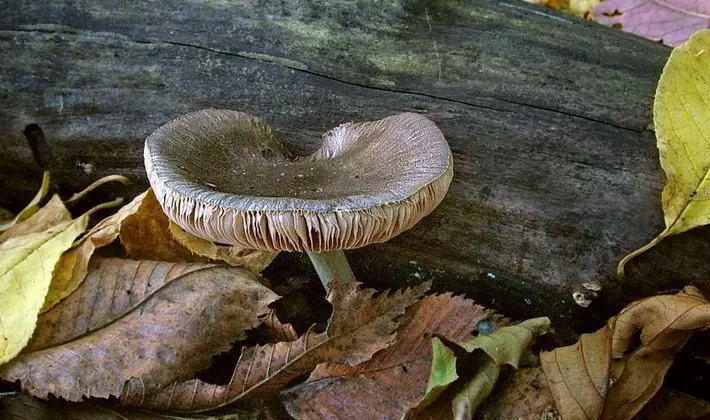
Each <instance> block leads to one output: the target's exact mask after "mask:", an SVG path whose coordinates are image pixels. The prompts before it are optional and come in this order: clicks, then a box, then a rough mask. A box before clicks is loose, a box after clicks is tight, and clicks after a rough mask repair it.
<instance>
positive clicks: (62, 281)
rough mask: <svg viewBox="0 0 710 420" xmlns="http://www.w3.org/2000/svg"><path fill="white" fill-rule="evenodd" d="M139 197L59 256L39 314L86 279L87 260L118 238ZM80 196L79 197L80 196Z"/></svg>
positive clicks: (119, 201)
mask: <svg viewBox="0 0 710 420" xmlns="http://www.w3.org/2000/svg"><path fill="white" fill-rule="evenodd" d="M102 179H104V178H102ZM99 181H100V180H99ZM97 182H98V181H97ZM143 196H144V194H141V195H139V196H138V197H136V198H135V199H134V200H133V201H131V202H130V203H128V204H126V205H125V206H123V207H121V208H120V209H119V210H118V211H117V212H116V213H114V214H113V215H111V216H109V217H107V218H105V219H103V220H101V221H100V222H99V223H97V224H96V226H94V227H93V228H91V230H89V232H87V233H86V235H84V236H83V237H82V238H81V239H80V240H79V241H77V243H76V244H74V246H73V247H72V249H70V250H68V251H67V252H65V253H64V255H62V258H61V259H60V260H59V263H58V264H57V267H56V268H55V270H54V277H53V278H52V286H51V288H50V291H49V294H48V295H47V299H46V301H45V302H44V306H43V307H42V313H44V312H47V311H48V310H49V309H51V308H52V307H53V306H54V305H56V304H57V303H58V302H59V301H61V300H62V299H64V298H65V297H67V296H69V295H70V294H71V293H72V292H74V290H76V288H77V287H79V285H80V284H81V282H82V281H84V278H85V277H86V273H87V272H88V266H89V259H90V258H91V256H92V255H93V254H94V251H96V249H97V248H101V247H103V246H106V245H108V244H110V243H111V242H113V241H114V240H115V239H116V238H117V237H118V233H119V229H120V227H121V223H123V221H124V220H125V219H126V218H127V217H128V216H130V215H131V214H133V213H135V212H136V211H137V210H138V207H139V206H140V203H141V201H142V199H143ZM80 197H83V195H82V196H80ZM121 202H122V200H116V201H115V202H113V203H108V205H113V204H120V203H121ZM104 207H106V205H105V206H104Z"/></svg>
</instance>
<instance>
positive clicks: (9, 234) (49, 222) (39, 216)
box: [0, 195, 72, 242]
mask: <svg viewBox="0 0 710 420" xmlns="http://www.w3.org/2000/svg"><path fill="white" fill-rule="evenodd" d="M71 219H72V217H71V214H70V213H69V210H67V208H66V206H65V205H64V203H63V202H62V199H61V198H59V196H58V195H54V196H53V197H52V199H51V200H49V202H47V204H45V205H44V206H43V207H42V208H40V209H39V210H37V212H36V213H35V214H33V215H32V216H30V217H28V218H27V219H26V220H24V221H23V222H21V223H18V224H15V225H13V226H12V227H11V228H9V229H7V230H6V231H5V232H3V233H2V234H0V242H5V241H6V240H8V239H10V238H17V237H20V236H24V235H29V234H31V233H39V232H43V231H45V230H47V229H50V228H52V227H54V226H57V225H59V224H61V223H64V222H67V221H69V220H71Z"/></svg>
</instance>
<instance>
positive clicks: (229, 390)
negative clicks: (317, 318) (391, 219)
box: [121, 282, 429, 412]
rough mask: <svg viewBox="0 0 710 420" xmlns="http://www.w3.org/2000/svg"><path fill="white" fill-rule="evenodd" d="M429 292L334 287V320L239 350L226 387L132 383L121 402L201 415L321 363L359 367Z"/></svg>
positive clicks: (273, 388) (276, 387)
mask: <svg viewBox="0 0 710 420" xmlns="http://www.w3.org/2000/svg"><path fill="white" fill-rule="evenodd" d="M428 288H429V284H428V283H422V284H420V285H417V286H415V287H413V288H411V289H407V290H404V291H397V292H394V293H392V294H389V295H388V294H386V293H382V294H380V295H379V296H377V297H374V298H373V295H374V294H375V291H374V290H373V289H364V290H360V289H358V284H357V283H356V282H350V283H349V284H346V285H343V284H341V283H339V282H334V283H333V284H332V288H331V290H330V292H329V293H328V300H329V301H330V302H331V304H332V305H333V315H332V316H331V319H330V322H329V324H328V327H327V329H326V331H325V332H323V333H316V332H314V331H313V328H311V329H310V330H309V331H308V332H307V333H306V334H304V335H303V336H301V337H300V338H299V339H298V340H296V341H288V342H280V343H277V344H267V345H264V346H256V347H249V348H244V349H243V350H242V355H241V357H240V359H239V362H238V363H237V366H236V367H235V369H234V373H233V375H232V379H231V381H230V383H229V384H227V385H213V384H209V383H206V382H202V381H200V380H191V381H187V382H183V383H177V384H174V385H171V386H169V387H166V388H165V389H164V390H162V391H161V392H158V393H154V394H149V393H146V392H145V389H144V387H143V385H142V381H141V380H139V379H137V380H132V381H130V382H129V383H128V384H127V386H126V388H125V389H124V393H123V395H122V396H121V401H122V402H123V403H124V404H127V405H133V406H141V407H145V408H152V409H159V410H170V411H179V412H199V411H206V410H210V409H213V408H217V407H222V406H224V405H227V404H230V403H232V402H235V401H237V400H241V399H245V398H247V397H257V396H264V395H268V394H274V393H276V392H278V391H280V390H281V389H283V388H284V386H286V385H287V384H288V383H289V382H290V381H291V380H293V379H295V378H297V377H298V376H301V375H303V374H306V373H308V372H310V371H312V370H313V369H314V368H315V367H316V366H317V365H319V364H320V363H324V362H333V363H341V364H346V365H355V364H358V363H362V362H364V361H366V360H368V359H369V358H370V357H372V355H373V354H374V353H376V352H377V351H378V350H382V349H384V348H386V347H387V346H389V345H390V344H391V343H392V341H393V340H394V331H395V329H396V328H397V325H398V321H397V320H396V318H398V317H399V316H400V315H402V314H404V313H405V310H406V308H407V307H409V306H411V305H413V304H414V303H416V302H417V300H418V299H419V297H420V296H421V295H422V294H424V293H425V292H426V290H427V289H428ZM427 376H428V372H427ZM425 381H426V379H425ZM424 386H426V383H425V384H424Z"/></svg>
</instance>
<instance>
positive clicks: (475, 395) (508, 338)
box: [452, 317, 550, 419]
mask: <svg viewBox="0 0 710 420" xmlns="http://www.w3.org/2000/svg"><path fill="white" fill-rule="evenodd" d="M549 328H550V319H549V318H546V317H542V318H533V319H528V320H525V321H523V322H521V323H519V324H516V325H510V326H506V327H503V328H501V329H499V330H497V331H495V332H493V333H492V334H490V335H480V336H478V337H474V338H472V339H470V340H469V341H466V342H463V343H459V344H460V345H461V346H462V347H463V348H465V349H466V350H467V351H468V352H473V351H475V350H478V349H480V350H482V351H483V352H484V353H485V357H481V356H482V355H479V357H474V358H473V360H472V361H473V363H471V364H469V365H467V367H468V368H472V367H475V369H476V370H475V371H474V372H475V373H474V376H473V378H472V379H471V380H470V381H469V382H468V383H466V385H464V387H463V388H462V389H461V390H460V391H459V392H458V393H457V395H456V396H455V397H454V400H453V402H452V409H453V412H454V417H455V418H456V419H472V418H473V415H474V414H475V413H476V410H478V407H479V406H480V405H481V404H482V403H483V401H485V400H486V398H488V396H489V395H490V393H491V391H493V387H494V386H495V385H496V383H497V382H498V377H499V376H500V372H501V368H502V367H503V366H504V365H510V366H512V367H514V368H516V369H517V368H518V365H519V363H520V359H521V358H522V357H523V356H524V355H525V354H526V353H528V352H529V351H530V345H531V344H532V342H533V340H534V338H535V337H536V336H538V335H540V334H543V333H545V332H546V331H547V330H548V329H549Z"/></svg>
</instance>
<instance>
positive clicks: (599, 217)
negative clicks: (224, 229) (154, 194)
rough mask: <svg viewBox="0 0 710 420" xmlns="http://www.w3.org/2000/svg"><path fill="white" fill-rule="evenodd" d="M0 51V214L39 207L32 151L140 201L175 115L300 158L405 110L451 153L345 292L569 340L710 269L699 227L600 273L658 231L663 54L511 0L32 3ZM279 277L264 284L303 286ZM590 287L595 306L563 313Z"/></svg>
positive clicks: (76, 183)
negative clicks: (242, 130)
mask: <svg viewBox="0 0 710 420" xmlns="http://www.w3.org/2000/svg"><path fill="white" fill-rule="evenodd" d="M0 49H1V50H2V51H3V54H2V56H3V59H2V60H1V61H0V98H2V103H0V142H2V145H3V147H2V149H0V165H1V169H0V188H1V189H2V191H3V195H2V197H0V207H8V208H11V209H15V210H16V209H17V208H18V207H20V206H21V205H22V204H23V203H24V202H25V201H26V200H27V199H28V197H31V196H32V195H33V194H34V190H35V189H36V188H37V185H38V184H39V180H40V178H41V177H40V172H41V168H40V166H39V165H38V164H37V162H36V159H35V158H34V157H33V153H32V149H31V147H30V146H29V145H28V140H30V142H31V143H32V142H34V143H37V142H39V143H40V144H43V142H42V141H41V139H42V136H44V138H46V143H47V145H48V148H49V149H51V150H52V153H51V154H48V153H46V152H43V153H40V155H41V156H42V159H43V160H45V161H46V162H43V165H46V166H49V167H51V169H52V171H53V173H54V178H55V180H56V182H57V184H58V185H59V187H60V188H61V189H62V190H64V191H71V190H78V189H80V188H82V187H83V186H85V185H87V184H88V183H90V182H92V181H94V180H96V179H97V178H99V177H102V176H105V175H109V174H114V173H119V174H123V175H126V176H128V177H130V178H131V179H132V180H133V181H134V184H133V186H132V187H130V188H128V189H127V190H126V191H124V193H126V194H128V195H131V194H135V193H137V192H138V191H140V190H142V189H144V188H146V186H147V181H146V177H145V173H144V169H143V157H142V145H143V140H144V139H145V137H146V136H147V135H148V134H150V133H151V132H152V131H153V130H154V129H155V128H157V127H158V126H160V125H162V124H164V123H166V122H167V121H169V120H171V119H173V118H175V117H177V116H179V115H181V114H184V113H187V112H190V111H195V110H198V109H202V108H206V107H220V108H230V109H236V110H241V111H245V112H249V113H252V114H255V115H259V116H261V117H263V118H264V119H266V120H267V121H268V122H269V123H270V124H271V125H272V126H273V127H274V128H275V129H276V130H277V131H278V133H279V134H280V135H281V136H282V137H283V139H284V140H285V141H287V142H288V143H289V145H290V146H291V147H292V148H293V149H294V150H295V151H296V152H299V153H306V152H309V151H312V150H314V149H315V148H316V147H317V145H318V144H319V141H320V135H321V134H322V133H323V132H325V131H327V130H328V129H330V128H332V127H334V126H336V125H338V124H340V123H342V122H345V121H353V120H355V121H359V120H373V119H378V118H382V117H385V116H387V115H391V114H395V113H399V112H403V111H414V112H418V113H421V114H424V115H426V116H427V117H428V118H430V119H432V120H433V121H435V122H436V123H437V125H438V126H439V127H440V128H441V130H442V131H443V132H444V135H445V136H446V138H447V140H448V141H449V143H450V145H451V148H452V150H453V152H454V159H455V176H454V180H453V184H452V186H451V190H450V192H449V194H448V196H447V198H446V199H445V200H444V202H443V203H442V205H441V206H440V207H439V208H438V209H437V210H436V211H435V212H434V213H433V214H432V215H430V216H429V217H427V218H426V219H425V220H424V221H422V222H421V223H420V224H419V225H418V226H416V227H415V228H414V229H412V230H411V231H408V232H406V233H404V234H402V235H400V236H399V237H397V238H395V239H393V240H391V241H390V242H387V243H385V244H380V245H372V246H368V247H365V248H362V249H358V250H354V251H351V252H349V254H348V255H349V259H350V260H351V263H352V266H353V269H354V272H355V274H356V275H357V277H358V278H359V279H360V280H361V281H363V282H365V283H367V284H369V285H373V286H379V287H397V286H402V285H406V284H412V283H416V282H419V281H423V280H433V281H434V288H435V289H436V290H447V291H453V292H456V293H467V294H468V295H470V296H472V297H474V298H475V299H477V300H478V301H479V302H480V303H481V304H484V305H487V306H491V307H494V308H497V309H499V310H501V311H502V312H503V313H505V314H506V315H509V316H512V317H516V318H524V317H530V316H538V315H547V316H551V317H552V318H553V323H554V325H556V326H557V327H556V328H557V329H558V331H563V330H566V329H567V331H570V330H577V331H579V330H580V329H592V326H593V328H596V326H598V324H599V323H600V322H601V321H602V320H603V319H605V318H606V316H607V315H609V314H612V313H614V312H615V311H616V310H618V309H619V308H620V307H621V306H623V305H624V304H626V303H628V302H630V301H631V300H633V299H636V298H639V297H641V296H644V295H648V294H651V293H656V292H657V291H658V290H663V289H670V288H679V287H681V286H682V285H685V284H687V283H689V282H696V284H697V282H698V280H702V281H707V278H708V274H710V267H709V266H708V264H706V263H705V262H706V261H707V260H708V257H709V256H710V245H708V243H710V242H708V238H710V230H709V229H697V230H695V231H693V232H689V233H687V234H683V235H681V236H678V237H675V238H669V239H667V240H665V241H664V242H663V243H662V244H661V245H660V246H658V247H657V248H655V249H654V250H652V251H650V252H649V253H647V254H645V255H643V256H641V257H639V258H638V259H637V260H634V262H632V263H631V264H630V265H629V266H628V268H627V271H628V274H629V275H628V276H627V277H625V278H622V279H619V278H616V277H615V276H614V275H613V272H614V268H615V265H616V263H617V262H618V260H619V259H620V258H621V257H622V256H623V255H624V254H626V253H627V252H629V251H631V250H633V249H635V248H637V247H638V246H640V245H643V244H645V243H646V242H647V241H648V240H650V239H651V238H652V237H653V236H655V235H656V234H657V233H658V232H660V231H661V230H662V227H663V219H662V214H661V210H660V191H661V189H662V187H663V182H664V179H663V176H662V171H661V169H660V166H659V164H658V155H657V151H656V148H655V138H654V133H653V131H651V130H649V124H650V123H651V105H652V101H653V94H654V89H655V85H656V82H657V79H658V76H659V75H660V72H661V70H662V67H663V64H664V62H665V60H666V59H667V56H668V54H669V49H668V48H667V47H664V46H662V45H660V44H657V43H653V42H649V41H646V40H643V39H641V38H637V37H635V36H633V35H629V34H625V33H621V32H619V31H616V30H613V29H610V28H606V27H603V26H601V25H597V24H594V23H590V22H585V21H582V20H578V19H575V18H573V17H569V16H565V15H561V14H558V13H555V12H551V11H546V10H544V9H541V8H536V7H533V6H529V5H526V4H524V3H520V2H517V1H515V0H503V1H485V0H477V1H470V2H463V1H451V2H438V1H417V0H403V1H389V2H338V1H319V2H315V1H314V2H298V1H265V2H231V1H215V2H200V1H194V0H192V1H164V2H160V3H159V4H156V3H151V2H148V3H136V4H132V5H131V6H130V7H126V6H125V5H122V3H121V2H101V1H98V0H90V1H85V2H80V3H79V2H73V1H67V0H65V1H51V2H50V1H46V0H42V1H34V2H15V3H13V4H12V5H11V6H9V7H6V8H5V10H4V13H3V14H2V16H0ZM279 262H280V265H279V266H278V267H279V268H272V270H271V271H270V272H269V273H267V275H274V276H278V275H281V274H279V271H284V270H286V271H288V270H296V271H298V270H306V271H304V272H307V273H308V274H309V275H311V276H315V274H314V273H312V272H310V271H308V270H309V269H308V268H307V261H305V260H302V259H299V258H298V257H296V256H293V255H285V256H283V257H281V259H280V260H279ZM287 264H293V267H296V268H288V269H285V268H284V267H287ZM299 267H300V268H299ZM589 283H598V284H599V285H600V287H601V291H599V292H597V293H598V295H599V296H598V298H597V299H596V301H595V302H594V303H593V306H592V308H595V307H596V310H594V311H591V310H590V309H589V308H587V309H584V308H581V307H579V306H578V305H577V304H576V303H575V302H574V300H573V299H572V294H573V293H574V292H582V293H583V294H585V295H586V296H587V297H588V298H591V297H592V296H593V293H592V292H590V291H589V290H588V288H585V286H583V284H587V287H589ZM705 284H707V283H705ZM699 286H700V287H702V286H703V284H702V282H701V284H699ZM568 338H571V337H570V336H568Z"/></svg>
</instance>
